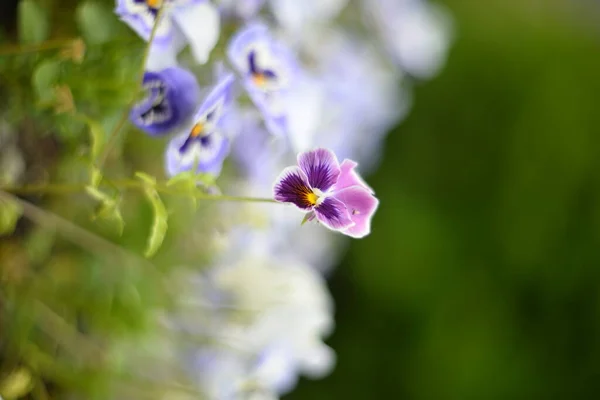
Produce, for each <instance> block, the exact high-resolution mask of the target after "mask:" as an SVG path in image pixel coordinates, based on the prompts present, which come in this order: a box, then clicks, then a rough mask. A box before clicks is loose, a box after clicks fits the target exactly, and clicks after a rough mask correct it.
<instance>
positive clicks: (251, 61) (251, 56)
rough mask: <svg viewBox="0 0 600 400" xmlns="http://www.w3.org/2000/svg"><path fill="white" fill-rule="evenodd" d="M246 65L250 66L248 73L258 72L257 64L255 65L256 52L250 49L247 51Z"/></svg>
mask: <svg viewBox="0 0 600 400" xmlns="http://www.w3.org/2000/svg"><path fill="white" fill-rule="evenodd" d="M248 65H249V67H250V73H252V74H253V75H255V74H258V73H259V72H258V66H257V65H256V52H255V51H254V50H252V51H251V52H250V53H248Z"/></svg>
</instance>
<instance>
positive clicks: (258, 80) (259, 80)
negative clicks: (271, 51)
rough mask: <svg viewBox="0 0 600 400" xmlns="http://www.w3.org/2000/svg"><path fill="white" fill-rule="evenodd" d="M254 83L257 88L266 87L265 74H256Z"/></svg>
mask: <svg viewBox="0 0 600 400" xmlns="http://www.w3.org/2000/svg"><path fill="white" fill-rule="evenodd" d="M252 81H254V84H255V85H256V86H260V87H262V86H265V84H266V83H267V77H266V76H264V75H263V74H254V75H253V76H252Z"/></svg>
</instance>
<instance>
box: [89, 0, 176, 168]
mask: <svg viewBox="0 0 600 400" xmlns="http://www.w3.org/2000/svg"><path fill="white" fill-rule="evenodd" d="M165 3H166V2H164V1H163V2H162V4H161V5H160V9H159V10H158V14H157V15H156V19H155V20H154V26H153V27H152V32H151V33H150V39H149V40H148V45H147V46H146V49H145V50H144V56H143V57H142V64H141V66H140V72H139V76H138V82H139V84H140V87H141V86H142V84H143V80H144V73H145V71H146V63H147V62H148V57H149V56H150V49H151V47H152V42H153V41H154V37H155V36H156V32H157V31H158V24H159V22H160V21H161V19H162V16H163V12H164V10H165ZM136 100H137V93H136V94H135V95H134V96H133V97H132V99H131V101H130V102H129V104H128V105H127V107H126V108H125V110H123V113H122V114H121V118H119V122H117V125H116V126H115V128H114V129H113V131H112V132H111V134H110V136H109V138H108V143H107V144H106V147H105V148H104V151H103V152H102V154H100V156H99V157H98V159H97V160H96V163H95V164H96V168H98V170H100V171H102V167H103V166H104V163H105V162H106V159H107V158H108V155H109V154H110V152H111V150H112V148H113V147H114V145H115V142H116V141H117V139H118V137H119V133H120V132H121V130H122V129H123V127H124V126H125V124H126V123H127V119H128V117H129V109H130V108H131V107H132V106H133V105H134V104H135V101H136Z"/></svg>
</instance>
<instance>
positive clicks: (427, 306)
mask: <svg viewBox="0 0 600 400" xmlns="http://www.w3.org/2000/svg"><path fill="white" fill-rule="evenodd" d="M443 3H444V4H446V5H447V6H448V7H449V9H450V10H451V11H452V13H453V15H454V18H455V28H456V32H455V33H456V37H455V39H456V40H455V43H454V47H453V48H452V50H451V53H450V58H449V61H448V64H447V66H446V68H445V69H444V70H443V71H442V73H441V75H440V76H439V77H437V78H436V79H434V80H433V81H431V82H425V83H423V84H420V85H418V86H417V88H416V90H415V102H414V109H413V110H412V112H411V113H410V115H409V116H408V119H407V120H406V121H405V122H403V123H402V124H401V126H399V127H398V128H397V129H396V130H395V131H394V132H392V134H391V135H390V136H389V138H388V141H387V145H386V150H385V159H384V160H383V163H382V165H381V168H380V170H379V171H378V172H377V173H376V174H375V175H374V176H372V177H370V178H369V182H370V183H371V184H372V186H373V187H374V188H375V190H376V192H377V194H378V196H379V197H380V199H381V208H380V210H379V212H378V214H377V215H376V217H375V221H374V232H373V234H372V235H371V236H370V237H369V238H367V239H365V240H362V241H355V242H352V247H351V250H350V252H349V253H348V254H347V256H346V257H345V259H344V261H343V262H342V263H341V265H340V266H339V267H338V269H337V270H336V272H335V273H334V275H333V277H332V280H331V288H332V291H333V296H334V298H335V300H336V304H337V313H336V321H337V328H336V331H335V333H334V334H333V336H332V337H331V339H330V340H329V343H330V344H331V346H333V347H334V348H335V350H336V351H337V354H338V366H337V368H336V370H335V371H334V372H333V374H332V375H331V376H330V377H328V378H327V379H324V380H322V381H315V382H309V381H303V382H302V384H301V385H300V386H299V388H298V389H297V390H296V391H295V392H294V393H292V394H291V395H290V396H288V397H287V398H288V399H290V400H292V399H293V400H300V399H311V400H319V399H407V400H408V399H411V400H412V399H414V400H420V399H444V400H445V399H462V400H464V399H597V398H600V290H599V289H600V247H599V245H600V2H593V1H583V0H581V1H576V0H568V1H567V0H564V1H559V0H537V1H534V0H529V1H518V0H512V1H506V0H485V1H478V0H447V1H444V2H443Z"/></svg>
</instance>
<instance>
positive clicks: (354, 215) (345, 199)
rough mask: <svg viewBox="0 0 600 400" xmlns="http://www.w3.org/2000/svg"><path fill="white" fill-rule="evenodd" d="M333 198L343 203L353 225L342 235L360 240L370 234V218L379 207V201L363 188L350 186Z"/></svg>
mask: <svg viewBox="0 0 600 400" xmlns="http://www.w3.org/2000/svg"><path fill="white" fill-rule="evenodd" d="M335 198H336V199H338V200H339V201H341V202H342V203H344V205H345V206H346V209H347V210H348V212H349V213H350V218H351V219H352V222H354V225H352V226H350V227H349V228H347V229H346V230H344V231H343V232H342V233H344V234H346V235H348V236H352V237H354V238H362V237H365V236H367V235H368V234H369V233H371V218H373V214H375V211H376V210H377V207H378V206H379V200H377V198H376V197H375V196H373V194H372V192H371V191H370V190H369V189H367V188H365V187H363V186H358V185H357V186H352V187H348V188H346V189H343V190H341V191H339V192H336V193H335Z"/></svg>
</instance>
